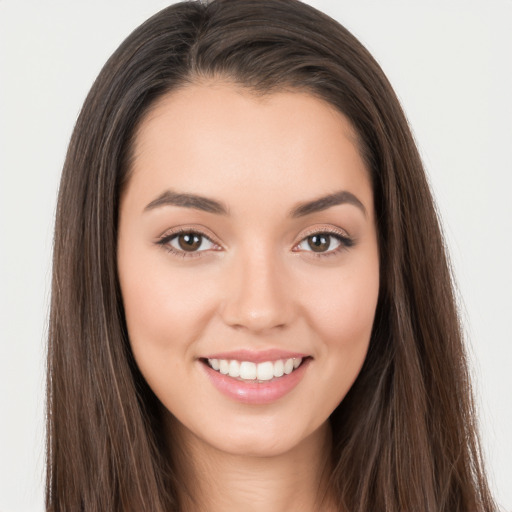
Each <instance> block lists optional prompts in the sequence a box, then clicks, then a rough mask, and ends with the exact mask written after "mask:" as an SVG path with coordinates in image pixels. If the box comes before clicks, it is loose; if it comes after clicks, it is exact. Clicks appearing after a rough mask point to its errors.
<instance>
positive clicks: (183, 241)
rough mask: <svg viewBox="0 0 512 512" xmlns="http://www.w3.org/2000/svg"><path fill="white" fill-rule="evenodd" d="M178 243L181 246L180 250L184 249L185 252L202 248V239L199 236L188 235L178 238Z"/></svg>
mask: <svg viewBox="0 0 512 512" xmlns="http://www.w3.org/2000/svg"><path fill="white" fill-rule="evenodd" d="M178 243H179V245H180V249H183V250H184V251H195V250H196V249H199V247H200V246H201V237H200V236H199V235H194V234H192V233H187V234H184V235H180V236H179V237H178Z"/></svg>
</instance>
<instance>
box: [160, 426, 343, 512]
mask: <svg viewBox="0 0 512 512" xmlns="http://www.w3.org/2000/svg"><path fill="white" fill-rule="evenodd" d="M169 427H170V429H171V432H172V438H173V446H175V447H176V446H178V447H179V448H180V449H179V452H176V451H175V450H174V451H175V453H174V459H175V464H176V467H178V468H179V475H178V478H179V480H180V481H179V488H178V495H179V497H180V503H181V507H180V508H181V510H182V511H183V512H204V511H208V512H235V511H236V512H239V511H240V510H250V511H251V512H259V511H262V512H285V511H289V510H294V511H296V512H316V511H320V510H322V511H323V512H324V511H325V512H327V511H329V510H335V508H334V507H332V497H331V496H330V494H329V492H328V479H329V474H330V469H331V467H330V453H331V432H330V426H329V424H328V423H327V422H326V423H325V424H324V425H322V426H321V427H320V428H319V429H318V430H316V431H315V432H313V433H312V434H311V435H310V436H309V437H307V438H306V439H304V440H303V441H302V442H301V443H300V445H299V446H296V447H294V448H293V449H291V450H289V451H288V452H286V453H282V454H279V455H276V456H272V457H257V456H245V455H239V454H231V453H226V452H223V451H220V450H217V449H216V448H215V447H212V446H211V445H208V444H206V443H204V442H203V441H202V440H200V439H198V438H197V437H195V436H194V435H193V434H192V433H190V432H189V431H188V430H186V429H185V428H184V427H183V426H182V425H180V424H178V422H177V421H176V420H171V421H170V425H169Z"/></svg>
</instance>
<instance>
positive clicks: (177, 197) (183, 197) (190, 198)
mask: <svg viewBox="0 0 512 512" xmlns="http://www.w3.org/2000/svg"><path fill="white" fill-rule="evenodd" d="M161 206H181V207H182V208H193V209H195V210H202V211H204V212H208V213H216V214H218V215H227V214H228V209H227V208H226V206H224V205H223V204H222V203H221V202H220V201H216V200H215V199H210V198H208V197H203V196H198V195H196V194H186V193H179V192H175V191H173V190H166V191H165V192H163V193H162V194H160V195H159V196H158V197H157V198H156V199H153V201H151V202H150V203H149V204H148V205H147V206H146V207H145V208H144V211H145V212H146V211H149V210H153V209H155V208H159V207H161Z"/></svg>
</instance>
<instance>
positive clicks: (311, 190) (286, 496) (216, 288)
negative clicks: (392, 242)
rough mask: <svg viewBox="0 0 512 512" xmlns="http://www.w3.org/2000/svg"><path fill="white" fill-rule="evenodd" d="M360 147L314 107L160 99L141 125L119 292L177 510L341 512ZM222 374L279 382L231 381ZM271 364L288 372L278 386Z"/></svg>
mask: <svg viewBox="0 0 512 512" xmlns="http://www.w3.org/2000/svg"><path fill="white" fill-rule="evenodd" d="M356 140H357V138H356V136H355V133H354V130H353V128H352V127H351V125H350V123H349V122H348V121H347V120H346V119H345V118H344V116H342V115H341V114H340V113H339V112H337V111H336V110H334V109H333V108H332V107H331V106H329V105H327V104H326V103H324V102H322V101H320V100H318V99H316V98H314V97H312V96H310V95H308V94H305V93H299V92H280V93H273V94H271V95H267V96H264V97H257V96H254V95H253V94H251V93H250V92H248V91H247V90H245V89H242V88H240V87H237V86H235V85H232V84H229V83H225V82H221V81H218V82H210V83H203V84H197V85H190V86H187V87H185V88H183V89H180V90H178V91H174V92H173V93H170V94H169V95H167V96H166V97H164V98H163V99H161V100H160V101H159V102H158V104H156V105H155V106H154V108H153V109H152V110H151V111H150V113H149V114H148V115H147V117H146V118H145V119H144V120H143V122H142V124H141V126H140V127H139V131H138V133H137V136H136V141H135V147H134V159H133V168H132V175H131V177H130V181H129V183H128V186H127V188H126V190H125V192H124V194H123V197H122V201H121V207H120V222H119V246H118V265H119V279H120V284H121V291H122V295H123V302H124V307H125V313H126V320H127V326H128V333H129V337H130V343H131V347H132V350H133V354H134V357H135V360H136V362H137V364H138V366H139V368H140V370H141V372H142V374H143V376H144V377H145V379H146V381H147V382H148V384H149V386H150V387H151V388H152V390H153V391H154V393H155V394H156V396H157V397H158V398H159V400H160V401H161V403H162V405H163V408H164V411H165V415H166V416H167V420H168V435H169V443H170V445H171V446H172V447H173V452H174V456H175V457H176V463H177V465H178V467H179V468H180V470H179V477H180V478H181V480H182V482H181V485H180V490H181V492H182V496H181V498H182V501H183V510H186V511H196V510H197V511H199V510H207V511H208V512H216V511H222V512H227V511H230V510H233V511H235V510H236V511H239V510H247V511H252V512H258V511H265V512H269V511H271V512H281V511H289V510H296V511H304V512H310V511H319V510H321V511H322V512H323V511H328V510H329V509H330V508H332V510H336V507H333V506H331V505H332V502H331V496H330V493H329V492H328V488H327V483H326V477H327V476H328V473H329V455H330V451H331V433H330V427H329V420H328V418H329V416H330V414H331V413H332V411H333V410H334V409H335V408H336V407H337V405H338V404H339V403H340V402H341V400H343V398H344V396H345V395H346V393H347V392H348V390H349V389H350V387H351V386H352V384H353V382H354V380H355V379H356V377H357V375H358V373H359V371H360V369H361V366H362V364H363V362H364V359H365V357H366V352H367V350H368V344H369V340H370V334H371V329H372V325H373V319H374V315H375V308H376V304H377V297H378V290H379V258H378V247H377V235H376V226H375V220H374V210H373V194H372V188H371V184H370V180H369V176H368V172H367V169H366V168H365V165H364V162H363V160H362V158H361V156H360V154H359V151H358V148H357V143H356ZM219 354H220V355H219ZM223 359H224V363H225V364H226V365H227V364H228V363H229V364H231V362H232V360H235V363H233V364H235V366H236V365H238V366H239V367H240V368H242V363H244V364H245V363H250V364H253V365H254V368H256V367H258V368H259V366H258V365H259V363H261V362H262V361H265V364H266V363H271V364H270V368H271V369H273V370H271V371H274V372H275V373H274V375H273V376H272V375H271V376H270V377H265V376H262V375H263V374H260V373H258V376H257V378H256V377H247V375H246V374H244V375H242V374H241V373H240V376H238V375H236V374H235V375H234V376H232V375H231V373H229V374H226V371H227V370H223V369H222V368H220V369H219V368H216V367H215V364H216V363H215V361H217V363H219V361H220V363H222V360H223ZM267 359H268V361H267ZM278 360H279V361H281V360H282V361H281V363H282V365H284V364H285V363H286V364H288V361H292V362H293V363H294V364H295V362H296V363H297V364H298V366H297V367H296V368H295V366H294V367H293V369H290V368H291V366H290V368H289V369H288V370H287V371H288V372H289V373H287V374H278V373H276V372H278V371H279V370H278V367H279V364H281V363H280V362H279V361H278ZM220 363H219V364H220ZM238 366H236V367H237V368H238ZM267 366H268V365H267ZM282 367H283V366H281V368H282ZM230 368H232V367H231V366H230ZM247 368H249V366H247ZM229 371H230V372H231V371H232V369H230V370H229ZM237 371H238V370H237ZM262 371H263V370H262ZM222 372H224V373H222ZM240 372H242V370H241V369H240ZM258 372H260V370H259V369H258ZM290 372H291V373H290ZM251 379H256V380H251ZM266 379H267V380H266ZM268 379H271V380H268ZM226 389H227V391H226ZM262 389H266V390H267V391H268V393H267V391H265V393H262V392H260V391H261V390H262ZM177 447H179V448H180V450H179V451H177ZM190 497H193V498H194V499H193V500H192V499H190Z"/></svg>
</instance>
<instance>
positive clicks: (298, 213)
mask: <svg viewBox="0 0 512 512" xmlns="http://www.w3.org/2000/svg"><path fill="white" fill-rule="evenodd" d="M340 204H351V205H353V206H356V207H357V208H359V209H360V210H361V211H362V212H363V213H364V215H365V217H366V216H367V212H366V208H365V207H364V205H363V203H362V202H361V201H360V200H359V199H358V198H357V197H356V196H355V195H354V194H352V193H351V192H347V191H346V190H340V191H339V192H335V193H334V194H328V195H326V196H323V197H319V198H318V199H314V200H313V201H307V202H305V203H300V204H299V205H298V206H296V207H295V208H293V209H292V211H291V212H290V217H292V218H297V217H304V216H306V215H310V214H312V213H317V212H321V211H324V210H327V209H328V208H332V207H333V206H338V205H340Z"/></svg>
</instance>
